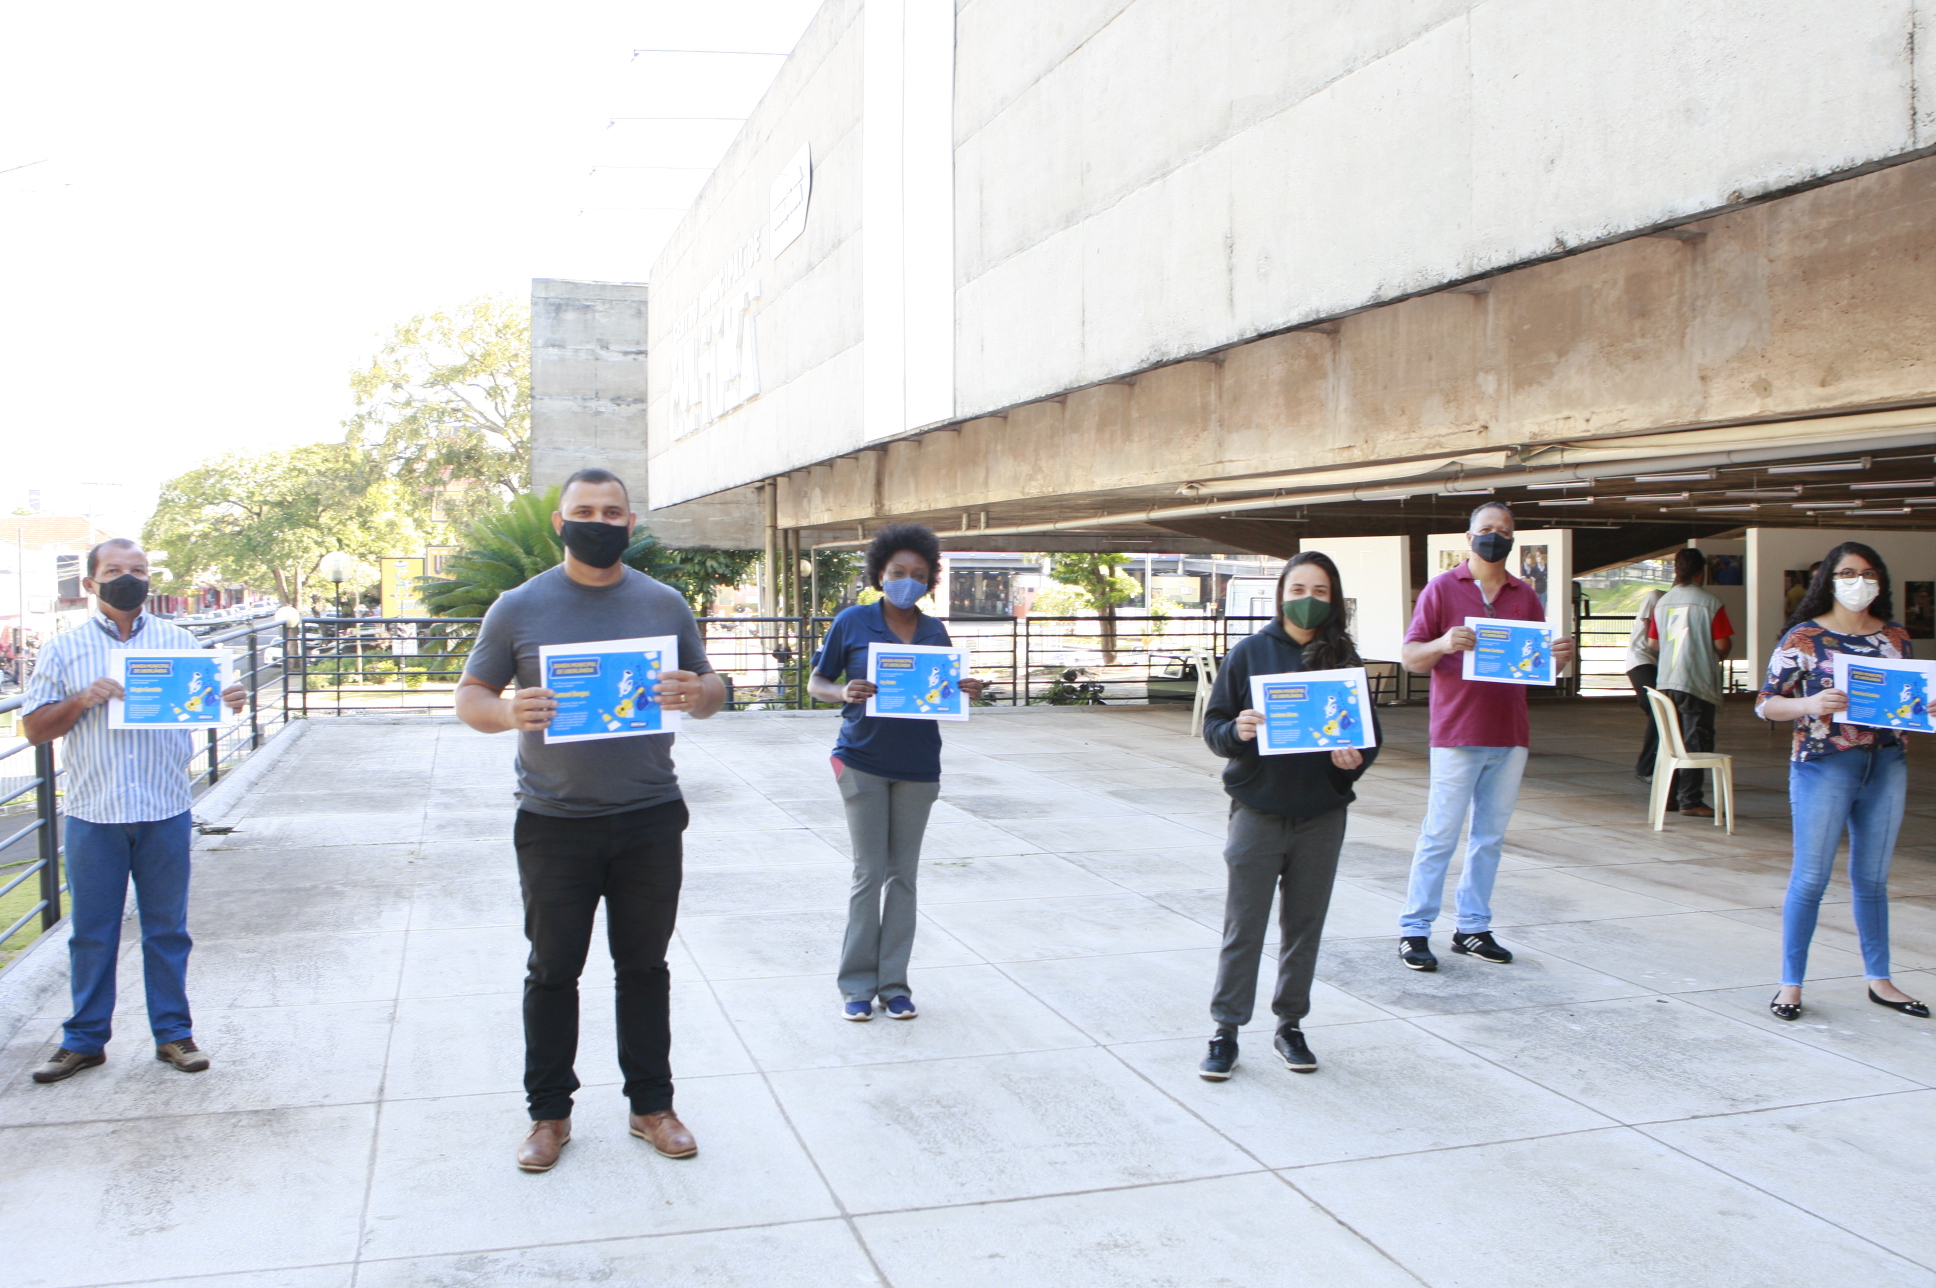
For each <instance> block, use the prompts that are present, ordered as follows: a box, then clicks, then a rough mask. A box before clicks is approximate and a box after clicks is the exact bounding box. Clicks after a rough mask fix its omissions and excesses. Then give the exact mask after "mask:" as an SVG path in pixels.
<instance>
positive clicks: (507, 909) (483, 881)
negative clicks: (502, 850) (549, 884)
mask: <svg viewBox="0 0 1936 1288" xmlns="http://www.w3.org/2000/svg"><path fill="white" fill-rule="evenodd" d="M523 924H524V900H523V897H522V896H521V895H520V894H519V891H518V874H517V871H516V869H515V868H510V867H505V868H502V869H501V870H499V871H497V872H493V873H491V874H490V875H488V876H485V875H480V876H470V877H464V878H461V879H457V878H448V879H425V880H423V881H421V882H419V883H418V885H417V886H416V888H415V889H414V890H413V891H412V893H411V897H410V927H409V928H410V929H412V930H463V929H467V928H475V927H480V926H522V925H523Z"/></svg>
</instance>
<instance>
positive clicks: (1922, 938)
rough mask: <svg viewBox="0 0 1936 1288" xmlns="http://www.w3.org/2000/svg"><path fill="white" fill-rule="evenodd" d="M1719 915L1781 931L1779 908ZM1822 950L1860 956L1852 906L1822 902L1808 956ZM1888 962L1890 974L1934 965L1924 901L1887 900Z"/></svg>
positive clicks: (1931, 923)
mask: <svg viewBox="0 0 1936 1288" xmlns="http://www.w3.org/2000/svg"><path fill="white" fill-rule="evenodd" d="M1721 915H1722V916H1725V917H1732V918H1734V919H1735V920H1736V921H1745V922H1747V923H1748V924H1749V925H1751V926H1765V927H1768V928H1770V929H1773V930H1776V931H1779V930H1780V929H1781V909H1780V908H1742V909H1738V910H1732V911H1729V912H1725V913H1722V914H1721ZM1823 948H1832V949H1836V950H1839V951H1840V952H1843V953H1847V954H1849V955H1850V956H1852V957H1858V958H1859V957H1861V955H1862V938H1861V935H1860V934H1859V933H1857V931H1856V928H1855V907H1854V905H1853V904H1852V903H1848V902H1837V903H1833V904H1831V903H1829V902H1827V901H1826V900H1824V901H1823V903H1822V908H1821V912H1820V913H1819V914H1818V916H1817V918H1816V922H1815V937H1814V938H1813V939H1812V940H1810V941H1809V946H1808V954H1809V957H1810V958H1811V959H1812V958H1813V957H1814V955H1815V954H1816V953H1817V952H1818V951H1820V950H1821V949H1823ZM1889 961H1890V965H1891V968H1892V971H1893V972H1900V971H1910V970H1927V969H1928V968H1930V967H1932V966H1936V909H1932V908H1931V907H1930V906H1929V905H1928V904H1927V903H1926V902H1925V901H1924V900H1921V899H1891V900H1890V901H1889Z"/></svg>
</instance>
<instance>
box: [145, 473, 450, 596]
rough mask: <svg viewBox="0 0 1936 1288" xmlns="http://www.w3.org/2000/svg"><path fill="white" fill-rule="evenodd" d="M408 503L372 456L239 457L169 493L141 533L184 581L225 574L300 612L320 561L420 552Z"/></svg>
mask: <svg viewBox="0 0 1936 1288" xmlns="http://www.w3.org/2000/svg"><path fill="white" fill-rule="evenodd" d="M409 510H410V505H409V502H408V499H407V498H406V497H405V496H404V495H403V494H402V489H401V488H400V487H399V486H398V484H397V483H396V482H395V481H394V480H391V479H388V478H385V477H384V476H383V474H382V473H381V472H380V471H379V470H378V469H377V468H376V466H375V464H374V463H373V462H372V461H371V459H370V458H369V456H368V455H367V454H366V453H363V452H360V451H357V450H356V449H354V448H352V447H350V446H349V445H348V444H346V443H312V444H310V445H309V446H307V447H293V448H289V449H287V450H284V451H274V452H253V453H232V454H230V455H227V456H222V457H219V458H217V459H215V460H212V461H205V462H203V463H202V464H201V465H198V466H197V467H195V468H194V469H192V470H190V471H188V472H187V473H186V474H181V475H178V476H177V477H175V478H172V479H170V480H169V481H168V482H167V483H165V484H163V485H162V489H161V497H160V500H159V501H158V503H157V504H156V506H155V512H154V514H153V515H152V516H151V517H150V518H149V520H148V524H147V527H146V528H145V529H144V530H143V533H142V540H143V542H144V543H145V544H146V545H148V546H149V547H150V548H151V549H155V550H163V551H166V552H167V555H168V558H167V561H166V564H167V567H168V569H169V571H170V572H171V573H173V574H174V576H175V577H176V578H177V579H179V580H182V581H185V582H190V583H192V582H197V581H202V580H207V579H213V578H215V577H217V576H219V577H220V578H221V579H222V580H224V581H229V582H241V583H245V584H247V585H249V586H251V587H254V588H256V589H267V588H270V587H273V588H274V590H275V593H276V596H277V598H279V599H281V600H282V602H283V603H285V604H299V603H300V601H301V599H302V596H303V591H304V589H305V587H306V586H307V585H308V583H309V580H310V579H311V578H312V577H313V576H314V575H315V573H316V566H317V564H318V563H320V562H321V560H322V557H323V556H324V555H325V554H328V553H329V552H330V551H332V550H342V551H346V552H348V553H349V554H350V555H352V556H354V557H356V558H357V559H358V560H360V561H362V562H365V563H375V562H376V561H377V560H379V559H381V558H382V557H383V556H385V555H394V554H397V553H398V552H400V551H409V550H419V549H422V547H423V537H422V536H421V535H420V534H419V533H418V531H417V529H416V528H415V526H414V525H413V524H412V523H411V521H410V519H409V517H408V512H409Z"/></svg>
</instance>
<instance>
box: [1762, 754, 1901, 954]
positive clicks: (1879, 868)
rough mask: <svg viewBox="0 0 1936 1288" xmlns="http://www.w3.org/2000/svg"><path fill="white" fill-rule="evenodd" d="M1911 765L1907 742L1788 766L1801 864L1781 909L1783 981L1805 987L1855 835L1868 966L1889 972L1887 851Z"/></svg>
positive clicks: (1852, 855) (1853, 860)
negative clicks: (1842, 850)
mask: <svg viewBox="0 0 1936 1288" xmlns="http://www.w3.org/2000/svg"><path fill="white" fill-rule="evenodd" d="M1908 787H1909V765H1908V763H1907V762H1906V761H1905V760H1904V759H1903V749H1902V748H1901V747H1899V746H1897V747H1857V748H1855V749H1854V750H1851V751H1838V752H1836V753H1835V754H1834V755H1832V756H1823V757H1822V758H1821V759H1819V760H1797V761H1793V762H1791V763H1790V764H1789V766H1788V810H1789V813H1790V814H1792V815H1793V816H1794V823H1795V868H1794V872H1793V873H1792V874H1791V875H1790V876H1789V878H1788V898H1787V900H1786V901H1785V902H1784V903H1783V905H1782V909H1781V982H1782V985H1783V986H1784V987H1786V986H1788V985H1791V984H1792V985H1795V986H1796V987H1799V986H1800V985H1801V982H1802V976H1803V975H1804V974H1806V973H1807V971H1808V941H1809V940H1810V939H1812V938H1814V936H1815V915H1816V913H1817V912H1818V911H1820V909H1821V906H1822V892H1823V891H1824V890H1826V889H1828V875H1829V872H1830V870H1831V869H1833V868H1834V866H1835V851H1836V847H1838V846H1839V845H1840V844H1841V843H1842V834H1843V833H1844V832H1847V833H1848V837H1849V887H1850V888H1851V889H1852V890H1853V891H1854V893H1855V929H1856V933H1857V934H1858V935H1860V936H1861V939H1862V972H1863V974H1865V975H1867V976H1868V977H1869V978H1870V979H1888V978H1889V859H1890V857H1891V856H1892V855H1893V854H1894V853H1895V849H1896V833H1897V831H1898V830H1900V829H1901V827H1902V806H1903V798H1904V797H1905V796H1906V795H1907V792H1908Z"/></svg>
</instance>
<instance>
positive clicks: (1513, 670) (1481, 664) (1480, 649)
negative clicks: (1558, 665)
mask: <svg viewBox="0 0 1936 1288" xmlns="http://www.w3.org/2000/svg"><path fill="white" fill-rule="evenodd" d="M1465 624H1466V626H1467V627H1469V628H1470V629H1471V631H1472V633H1473V635H1474V636H1475V637H1476V642H1475V643H1474V644H1473V646H1472V647H1471V648H1470V649H1469V650H1467V651H1466V654H1465V662H1464V667H1465V669H1464V672H1463V677H1464V678H1465V679H1468V680H1484V681H1487V682H1489V683H1492V684H1551V683H1553V670H1554V667H1553V628H1552V627H1551V626H1549V625H1548V624H1547V623H1545V622H1519V621H1506V620H1503V619H1500V618H1495V617H1468V618H1466V619H1465Z"/></svg>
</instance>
